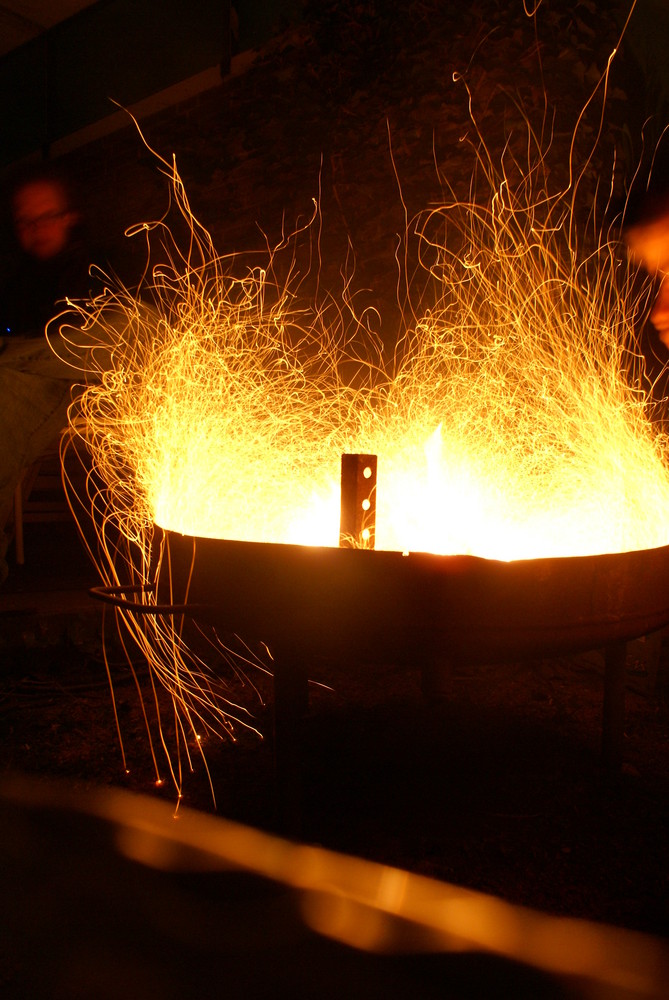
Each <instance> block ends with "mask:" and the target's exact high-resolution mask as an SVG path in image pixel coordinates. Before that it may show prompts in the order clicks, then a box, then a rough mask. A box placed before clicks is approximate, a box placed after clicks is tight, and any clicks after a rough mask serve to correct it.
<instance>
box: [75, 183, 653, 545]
mask: <svg viewBox="0 0 669 1000" xmlns="http://www.w3.org/2000/svg"><path fill="white" fill-rule="evenodd" d="M526 183H527V179H524V184H526ZM174 186H175V190H176V192H177V193H178V194H179V197H180V205H181V208H182V211H183V212H184V214H185V215H186V217H187V218H188V220H189V222H190V223H191V227H192V230H193V232H194V234H195V233H197V234H198V237H199V239H198V242H197V248H198V252H199V254H200V257H201V261H200V262H198V264H197V265H195V264H194V263H193V260H192V257H191V259H190V260H188V261H183V260H180V261H179V260H177V261H176V263H175V265H174V267H172V268H170V269H162V270H160V271H158V272H156V273H155V274H154V276H153V278H154V280H153V284H152V286H151V288H150V289H148V290H144V295H145V296H146V295H147V291H148V292H149V293H150V296H148V302H149V303H150V304H146V299H145V298H143V297H134V296H132V295H130V294H128V293H125V292H123V291H122V290H120V291H118V292H117V293H116V294H115V295H114V296H113V297H112V298H111V300H110V299H109V298H106V299H105V300H104V301H102V302H97V303H93V304H92V305H91V306H88V307H86V308H87V311H86V313H85V315H86V320H87V323H88V326H89V327H90V328H91V330H96V329H97V330H100V329H102V331H103V339H104V340H108V339H111V340H112V342H113V345H114V347H113V364H112V367H111V370H109V369H107V370H103V371H101V372H100V378H99V381H98V382H96V383H95V384H93V385H91V386H89V388H88V389H87V390H86V392H85V393H84V395H83V397H82V398H81V400H80V401H79V403H78V404H77V406H76V407H75V409H74V410H73V413H72V422H73V427H75V428H77V430H79V429H82V428H83V430H82V431H81V432H82V433H83V434H84V435H85V436H86V439H87V441H88V442H89V446H90V448H91V450H92V452H93V454H94V456H95V461H96V466H97V468H98V471H99V472H100V475H101V477H102V479H103V481H104V483H105V489H106V493H105V504H106V505H107V510H108V514H109V516H111V517H113V518H114V519H116V520H118V521H120V522H121V525H122V531H123V533H124V534H126V535H127V536H128V537H129V538H131V539H133V540H134V541H135V542H136V543H138V544H140V538H141V536H142V533H143V531H144V530H145V525H147V524H153V523H156V524H158V525H160V526H161V527H164V528H168V529H172V530H176V531H179V532H182V533H185V534H189V535H195V536H208V537H220V538H235V539H240V540H247V541H261V542H293V543H303V544H315V545H336V544H337V542H338V526H339V489H340V486H339V469H340V457H341V455H342V454H343V453H346V452H354V453H367V454H376V455H377V456H378V468H379V474H378V496H377V531H376V546H377V547H378V548H383V549H395V550H400V551H430V552H435V553H438V554H456V553H459V554H463V553H470V554H474V555H479V556H483V557H487V558H494V559H503V560H509V559H518V558H536V557H542V556H567V555H594V554H599V553H603V552H610V551H624V550H630V549H638V548H650V547H654V546H659V545H664V544H666V543H667V542H668V541H669V527H668V526H667V523H666V511H667V509H669V467H668V466H667V463H666V455H665V446H666V442H665V439H664V437H663V436H662V435H661V434H659V433H658V431H657V429H656V428H655V427H654V426H653V424H652V422H651V420H650V416H649V401H648V396H647V392H646V391H645V389H644V383H643V363H642V358H641V356H640V355H639V354H638V353H637V352H636V351H635V346H634V345H635V339H634V324H635V320H636V318H637V315H638V313H639V310H640V304H641V300H640V299H639V298H638V297H635V295H634V293H633V291H632V288H633V279H634V273H633V270H631V269H630V267H629V265H627V263H626V262H625V259H624V251H622V250H621V248H620V245H619V244H618V243H616V242H615V241H613V240H611V241H605V242H600V245H599V246H598V247H597V249H596V251H595V252H593V253H591V254H590V255H589V256H588V257H586V259H585V260H583V261H582V260H580V259H579V257H578V254H577V250H576V248H575V247H574V245H573V236H572V234H571V232H570V216H569V211H568V206H567V205H565V204H562V203H561V201H560V198H559V197H557V196H556V197H555V198H550V197H549V196H548V195H546V193H545V192H544V191H542V192H535V193H534V195H533V197H532V198H531V199H528V197H527V192H526V191H525V192H520V193H519V192H518V191H515V192H514V191H512V190H511V187H510V185H509V184H508V182H507V181H506V178H505V177H504V176H502V178H501V180H500V181H499V183H498V184H497V185H496V186H495V187H493V188H492V194H491V196H490V198H489V201H488V203H487V204H483V205H482V204H477V203H474V202H472V203H469V204H461V203H454V204H452V205H444V206H442V207H440V208H438V209H436V210H434V211H432V212H430V213H429V214H428V215H427V216H426V217H425V218H424V219H422V220H420V222H419V229H418V237H419V241H420V246H421V263H422V264H423V266H424V269H425V272H426V275H427V280H428V283H429V285H430V286H431V287H430V295H431V300H432V303H431V305H430V306H429V308H424V310H423V312H422V313H421V314H420V315H418V316H416V317H415V318H412V319H411V322H408V323H407V328H406V330H405V331H404V334H403V337H402V338H401V341H400V347H399V349H398V352H397V354H396V356H395V358H394V359H393V360H392V362H390V363H389V362H388V361H387V360H385V359H384V358H383V354H382V351H381V349H380V348H379V347H378V345H377V344H376V343H375V342H374V339H373V338H372V337H371V336H370V335H364V331H362V330H361V328H360V326H356V327H355V329H354V334H355V336H354V337H352V336H351V335H350V333H348V332H347V330H346V327H345V315H346V313H345V311H344V310H341V311H339V312H338V313H337V314H336V316H335V322H334V323H333V324H332V325H329V323H330V320H331V314H329V313H328V311H327V310H326V309H319V308H317V307H315V306H313V305H311V304H309V303H304V302H303V301H301V300H300V298H299V284H298V286H297V287H293V286H294V285H295V284H296V283H295V281H294V280H293V282H292V284H291V279H289V280H288V282H287V283H286V284H284V285H283V286H282V285H280V284H278V283H277V282H276V281H275V280H274V278H273V256H272V255H271V254H270V255H269V257H268V260H267V262H266V264H265V266H263V267H260V266H257V265H256V266H253V267H251V266H249V267H248V268H247V269H246V270H243V269H242V268H241V267H240V264H241V265H243V262H242V261H240V260H239V259H238V258H235V257H232V258H230V260H228V261H223V260H222V259H221V258H219V257H217V256H216V254H215V252H214V249H213V247H212V246H211V243H210V241H209V238H208V236H207V234H206V233H204V232H203V231H202V230H200V229H199V227H198V225H197V223H196V221H195V220H194V219H193V217H192V215H191V214H190V210H189V207H188V202H187V200H186V197H185V193H184V192H183V189H182V188H181V186H180V181H179V178H178V175H176V174H175V175H174ZM521 194H524V198H523V197H521ZM453 229H455V231H456V234H457V237H458V238H457V240H456V241H452V240H451V233H452V231H453ZM440 230H441V233H440V232H439V231H440ZM450 242H455V244H456V245H455V249H450V247H449V243H450ZM225 264H227V265H228V266H227V267H226V268H224V265H225ZM423 301H425V294H423ZM119 315H121V316H122V317H123V322H122V323H121V324H119V323H118V316H119ZM109 316H111V317H113V321H112V322H111V323H110V321H109V318H108V317H109ZM352 364H353V365H354V369H355V377H354V378H348V379H347V377H346V373H347V371H349V370H350V369H351V366H352Z"/></svg>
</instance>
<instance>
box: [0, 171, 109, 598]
mask: <svg viewBox="0 0 669 1000" xmlns="http://www.w3.org/2000/svg"><path fill="white" fill-rule="evenodd" d="M7 209H8V212H9V215H10V222H11V227H12V230H13V235H14V239H15V244H16V255H15V260H14V262H13V264H12V266H11V267H10V268H9V273H8V274H7V275H5V276H4V279H5V280H4V287H3V289H2V292H1V293H0V399H1V401H2V405H1V406H0V583H2V582H3V580H4V579H5V578H6V576H7V572H8V567H7V562H6V559H5V555H6V551H7V547H8V545H9V542H10V540H11V533H10V532H8V531H7V530H6V528H7V525H8V524H9V523H11V519H12V509H13V500H14V493H15V490H16V486H17V484H18V483H19V482H20V481H21V478H22V476H23V474H24V471H25V470H26V469H27V468H29V467H30V465H32V463H33V462H35V461H36V460H37V459H38V458H39V456H40V455H41V454H42V453H43V452H44V450H45V449H46V448H47V447H49V445H50V444H51V443H52V442H53V441H55V440H56V439H57V438H58V435H59V434H60V433H61V431H62V430H63V428H64V427H65V426H66V424H67V410H68V406H69V404H70V402H71V400H72V393H73V391H76V388H74V387H75V386H76V383H77V382H79V381H81V379H82V377H84V375H83V367H81V366H77V364H76V358H74V357H73V355H72V352H71V351H70V349H69V346H67V347H66V349H63V344H64V343H65V342H63V341H62V338H61V337H60V334H59V332H58V330H57V329H55V328H51V327H50V328H49V336H48V339H47V336H46V335H45V330H46V327H47V325H48V324H49V321H50V320H52V319H54V317H56V316H58V315H59V314H60V313H62V312H64V311H65V310H67V302H66V300H67V299H68V298H69V299H89V298H90V297H91V296H92V295H93V294H94V293H95V292H96V291H101V290H102V282H97V280H96V278H95V277H94V272H91V262H92V254H91V252H90V249H89V245H88V242H87V240H86V238H85V229H84V226H83V220H82V214H81V212H80V210H79V209H78V207H77V205H76V203H75V200H74V197H73V195H72V191H71V189H70V186H69V184H68V182H67V179H66V177H65V175H64V174H62V173H61V172H60V171H59V170H58V169H57V168H55V167H54V166H52V165H50V164H41V165H39V166H36V167H32V168H30V169H29V170H28V171H26V172H24V173H22V175H21V176H20V177H19V178H18V179H16V180H15V181H14V183H13V185H12V186H11V189H10V192H9V198H8V204H7ZM96 284H97V289H96V288H95V285H96ZM70 320H71V321H72V317H71V316H70ZM58 325H59V324H55V327H57V326H58ZM76 340H77V331H76V329H74V330H72V329H68V339H67V345H70V344H71V343H76ZM83 341H84V342H87V341H88V338H83ZM54 348H55V349H54ZM73 362H74V363H73Z"/></svg>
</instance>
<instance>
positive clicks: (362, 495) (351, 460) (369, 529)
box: [339, 455, 376, 549]
mask: <svg viewBox="0 0 669 1000" xmlns="http://www.w3.org/2000/svg"><path fill="white" fill-rule="evenodd" d="M375 537H376V455H342V457H341V515H340V520H339V545H340V546H341V547H342V548H355V549H373V548H374V543H375Z"/></svg>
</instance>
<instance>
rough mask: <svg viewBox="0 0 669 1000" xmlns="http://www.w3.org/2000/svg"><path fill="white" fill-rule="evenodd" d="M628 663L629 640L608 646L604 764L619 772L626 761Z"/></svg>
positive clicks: (605, 668)
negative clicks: (624, 759)
mask: <svg viewBox="0 0 669 1000" xmlns="http://www.w3.org/2000/svg"><path fill="white" fill-rule="evenodd" d="M626 660H627V643H626V642H625V641H622V640H620V641H617V642H611V643H609V644H608V646H606V647H605V649H604V711H603V718H602V761H603V763H604V765H605V766H606V767H610V768H616V769H618V768H620V767H621V765H622V762H623V737H624V731H625V663H626Z"/></svg>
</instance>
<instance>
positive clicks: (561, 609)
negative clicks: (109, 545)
mask: <svg viewBox="0 0 669 1000" xmlns="http://www.w3.org/2000/svg"><path fill="white" fill-rule="evenodd" d="M165 541H166V546H167V550H166V553H165V555H164V557H163V563H162V571H161V574H160V579H159V584H158V596H159V600H165V601H177V602H179V603H183V604H184V605H185V606H186V607H187V608H188V610H189V613H190V614H191V615H192V616H193V617H194V618H197V619H198V620H201V621H206V622H209V623H211V624H213V625H214V626H216V627H217V628H218V629H220V630H222V631H235V632H237V633H239V634H242V635H252V636H255V637H257V638H260V639H263V640H264V641H265V642H267V643H268V644H270V646H271V645H272V644H274V645H275V646H277V647H279V648H282V649H291V648H296V647H299V648H300V650H301V651H303V652H306V653H310V652H318V651H321V652H322V651H323V650H328V651H331V652H333V653H335V654H337V655H355V656H357V657H358V658H359V659H373V660H378V659H379V658H387V657H388V656H395V657H397V656H400V657H402V656H405V655H411V656H415V655H416V654H418V655H420V654H423V655H425V654H428V655H431V654H434V653H440V654H444V653H445V654H447V655H448V656H449V657H450V658H451V659H455V660H458V661H459V662H462V663H498V662H505V661H506V662H508V661H513V660H520V659H526V658H532V657H539V656H556V655H566V654H572V653H577V652H581V651H585V650H589V649H595V648H600V647H603V646H606V645H607V644H609V643H612V642H621V641H623V642H624V641H626V640H630V639H633V638H636V637H638V636H641V635H645V634H648V633H650V632H653V631H655V630H657V629H659V628H661V627H662V626H664V625H666V624H667V622H669V545H666V546H662V547H660V548H655V549H646V550H637V551H632V552H617V553H609V554H605V555H597V556H577V557H567V558H548V559H523V560H518V561H514V562H499V561H496V560H491V559H482V558H477V557H474V556H439V555H431V554H428V553H410V554H408V555H403V554H402V553H399V552H388V551H379V550H376V551H370V550H364V549H345V548H319V547H310V546H301V545H284V544H265V543H259V542H242V541H234V540H227V539H226V540H224V539H210V538H195V537H191V536H184V535H180V534H178V533H176V532H166V533H165ZM168 565H169V572H168V571H167V566H168Z"/></svg>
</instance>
